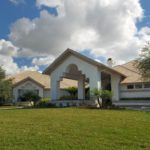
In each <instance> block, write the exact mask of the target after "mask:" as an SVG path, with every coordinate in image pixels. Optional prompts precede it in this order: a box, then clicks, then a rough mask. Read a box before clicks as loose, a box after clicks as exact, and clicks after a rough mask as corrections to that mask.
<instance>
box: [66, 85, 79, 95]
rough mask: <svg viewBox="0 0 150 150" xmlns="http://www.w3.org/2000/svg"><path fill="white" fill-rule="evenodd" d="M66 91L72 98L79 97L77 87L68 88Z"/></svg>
mask: <svg viewBox="0 0 150 150" xmlns="http://www.w3.org/2000/svg"><path fill="white" fill-rule="evenodd" d="M65 91H67V92H68V93H69V94H70V96H77V93H78V89H77V88H76V87H68V88H66V89H65Z"/></svg>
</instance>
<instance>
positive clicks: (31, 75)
mask: <svg viewBox="0 0 150 150" xmlns="http://www.w3.org/2000/svg"><path fill="white" fill-rule="evenodd" d="M6 79H11V80H12V83H13V87H16V86H18V85H19V84H21V83H23V82H26V81H32V82H34V83H36V84H37V85H39V86H40V87H42V88H44V89H50V82H51V81H50V76H49V75H44V74H41V73H39V72H37V71H23V72H20V73H18V74H16V75H13V76H9V77H7V78H6ZM71 86H75V87H77V81H75V80H70V79H66V78H65V79H63V80H62V81H61V82H60V88H61V89H64V88H68V87H71Z"/></svg>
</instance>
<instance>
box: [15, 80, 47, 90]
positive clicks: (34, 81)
mask: <svg viewBox="0 0 150 150" xmlns="http://www.w3.org/2000/svg"><path fill="white" fill-rule="evenodd" d="M26 81H31V82H33V83H35V84H36V85H38V86H40V87H42V88H45V87H44V85H42V84H40V83H39V82H37V81H36V80H34V79H33V78H31V77H27V78H24V79H23V80H21V81H19V82H17V83H14V84H13V87H17V86H18V85H20V84H22V83H24V82H26Z"/></svg>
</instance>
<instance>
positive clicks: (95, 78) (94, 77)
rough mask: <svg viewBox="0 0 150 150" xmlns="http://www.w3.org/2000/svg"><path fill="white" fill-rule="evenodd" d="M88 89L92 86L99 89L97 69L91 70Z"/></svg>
mask: <svg viewBox="0 0 150 150" xmlns="http://www.w3.org/2000/svg"><path fill="white" fill-rule="evenodd" d="M89 81H90V83H89V84H90V90H92V89H94V88H98V89H101V72H100V70H98V69H97V71H96V72H93V74H92V76H90V79H89Z"/></svg>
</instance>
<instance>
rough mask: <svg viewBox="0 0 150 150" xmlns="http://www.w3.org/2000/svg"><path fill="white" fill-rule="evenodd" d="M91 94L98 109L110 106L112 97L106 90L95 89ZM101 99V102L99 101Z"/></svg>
mask: <svg viewBox="0 0 150 150" xmlns="http://www.w3.org/2000/svg"><path fill="white" fill-rule="evenodd" d="M91 94H92V95H93V97H96V99H97V102H98V104H99V106H100V107H106V106H108V105H111V104H112V102H111V97H112V92H111V91H108V90H99V89H97V88H95V89H93V90H92V91H91ZM100 99H102V102H101V101H100Z"/></svg>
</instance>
